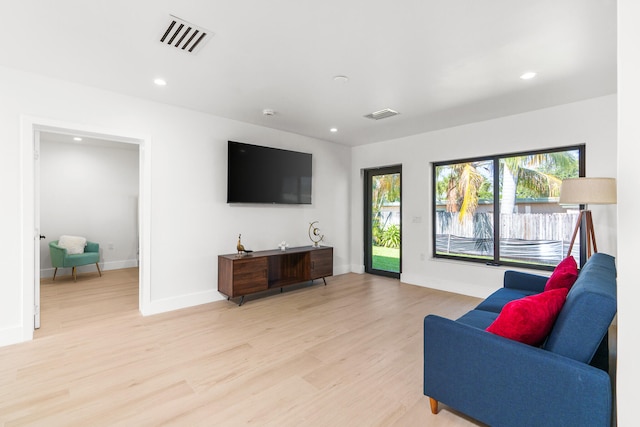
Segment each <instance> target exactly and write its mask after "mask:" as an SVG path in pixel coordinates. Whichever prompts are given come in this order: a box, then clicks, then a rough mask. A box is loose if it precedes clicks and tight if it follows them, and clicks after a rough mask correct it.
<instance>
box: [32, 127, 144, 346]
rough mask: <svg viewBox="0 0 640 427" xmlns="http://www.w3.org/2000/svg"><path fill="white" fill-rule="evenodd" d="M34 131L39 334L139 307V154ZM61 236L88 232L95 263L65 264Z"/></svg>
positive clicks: (132, 147)
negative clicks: (95, 258)
mask: <svg viewBox="0 0 640 427" xmlns="http://www.w3.org/2000/svg"><path fill="white" fill-rule="evenodd" d="M37 135H38V138H37V140H38V139H39V148H37V151H38V153H39V155H38V159H37V161H36V163H37V170H38V171H37V175H39V177H40V179H39V180H36V188H37V189H38V190H37V191H36V211H38V212H39V215H38V217H39V221H36V222H39V228H40V233H41V234H40V317H39V319H38V317H36V319H35V327H36V329H38V331H37V333H36V334H35V335H34V337H35V338H40V337H43V336H48V335H51V334H54V333H59V332H62V331H67V330H69V329H70V328H75V327H77V326H82V325H86V324H87V323H92V322H95V321H101V320H103V319H106V318H109V317H112V316H113V315H115V314H118V313H122V312H125V311H137V309H138V298H137V295H138V289H139V280H138V254H139V227H138V223H139V220H138V210H139V208H138V199H139V176H140V173H139V157H140V156H139V144H130V143H123V142H119V141H112V140H104V139H97V138H90V137H86V136H83V137H80V136H77V135H75V134H74V135H70V134H67V133H57V132H51V131H40V132H38V134H37ZM36 145H37V144H36ZM63 235H67V236H68V235H71V236H82V237H83V238H86V240H87V242H89V245H90V246H89V247H91V248H92V250H93V251H94V252H99V260H98V263H97V264H95V263H88V264H87V265H81V266H78V267H76V268H73V269H71V268H64V262H63V260H62V258H61V255H62V253H61V249H59V248H58V246H57V245H56V243H57V240H58V239H59V238H60V236H63ZM54 255H55V256H54ZM54 261H55V262H54ZM93 262H95V260H93ZM101 273H102V274H101Z"/></svg>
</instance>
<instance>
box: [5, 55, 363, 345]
mask: <svg viewBox="0 0 640 427" xmlns="http://www.w3.org/2000/svg"><path fill="white" fill-rule="evenodd" d="M0 93H2V102H1V103H0V182H2V183H3V185H2V186H0V200H2V211H3V219H4V221H2V222H1V223H0V234H1V235H2V236H3V239H4V242H5V244H4V245H0V263H2V264H1V267H2V271H3V280H2V282H3V284H2V286H0V345H7V344H12V343H15V342H19V341H21V340H25V339H28V338H25V336H28V335H29V334H28V333H26V331H29V330H31V331H32V329H33V324H29V322H28V321H26V320H25V319H28V317H29V316H28V314H29V312H32V311H33V305H32V304H33V301H23V299H24V298H23V295H25V294H28V292H25V289H28V288H27V287H29V286H34V284H33V283H26V281H25V279H24V271H25V269H27V268H33V267H31V266H29V265H28V261H29V260H25V259H24V256H23V254H24V253H25V251H28V250H29V246H30V245H33V241H32V238H33V237H32V236H27V237H24V236H23V235H24V233H25V232H24V230H26V229H28V227H29V224H25V223H24V220H23V218H26V217H28V215H26V214H27V213H25V212H23V210H24V206H25V205H26V203H24V199H23V195H24V189H23V185H24V184H25V182H24V181H25V180H24V179H23V170H22V166H21V165H23V164H24V162H25V161H27V160H25V159H23V156H22V154H23V153H22V145H21V144H22V143H23V141H22V139H21V138H23V139H24V136H21V131H22V129H21V120H23V118H24V117H34V118H42V119H46V120H47V121H53V122H63V123H65V125H66V124H69V123H71V124H72V123H78V124H82V125H83V126H84V125H87V126H91V128H94V129H102V130H104V132H101V133H104V134H105V135H109V134H113V135H122V136H127V135H131V136H134V137H138V136H139V135H144V136H145V145H148V146H149V151H148V153H150V160H149V162H150V167H149V170H150V171H149V174H150V182H149V184H148V186H149V187H150V190H149V192H150V194H148V199H149V200H150V212H151V220H150V229H151V230H150V236H149V240H150V248H149V253H150V272H149V275H150V288H151V289H150V297H149V298H150V307H149V310H148V311H146V312H145V314H153V313H157V312H163V311H168V310H173V309H178V308H183V307H188V306H192V305H197V304H203V303H207V302H211V301H215V300H220V299H224V296H223V295H221V294H219V293H218V291H217V257H218V255H220V254H228V253H233V252H235V247H236V242H237V240H238V234H240V233H242V239H243V243H244V244H245V246H246V247H247V248H249V249H253V250H262V249H273V248H276V247H277V245H278V243H280V242H281V241H283V240H286V241H287V242H288V243H289V244H290V245H291V246H303V245H309V244H311V241H310V240H309V237H308V234H307V233H308V228H309V223H311V222H313V221H319V225H320V229H321V230H322V233H323V234H324V235H325V240H324V241H325V243H326V244H327V245H330V246H333V248H334V273H335V274H340V273H345V272H348V271H349V269H350V262H349V255H350V240H349V238H350V232H349V228H350V225H349V221H348V220H347V219H348V218H350V193H349V192H350V187H349V180H350V176H349V168H350V165H351V150H350V148H349V147H346V146H342V145H339V144H333V143H330V142H327V141H322V140H318V139H314V138H308V137H304V136H301V135H297V134H292V133H287V132H282V131H278V130H274V129H268V128H264V127H261V126H256V125H251V124H247V123H242V122H237V121H234V120H228V119H224V118H220V117H215V116H212V115H210V114H205V113H201V112H197V111H193V110H187V109H184V108H178V107H173V106H169V105H166V104H161V103H156V102H150V101H145V100H142V99H139V98H134V97H130V96H125V95H121V94H117V93H113V92H109V91H104V90H99V89H94V88H90V87H87V86H82V85H77V84H73V83H69V82H65V81H62V80H57V79H52V78H48V77H44V76H41V75H38V74H33V73H27V72H22V71H18V70H14V69H11V68H7V67H0ZM228 140H234V141H240V142H246V143H250V144H257V145H264V146H270V147H275V148H283V149H289V150H295V151H302V152H306V153H311V154H312V155H313V164H312V167H313V181H312V186H313V200H312V204H311V205H293V206H282V205H279V206H275V205H229V204H227V203H226V180H227V141H228ZM24 143H31V141H24ZM144 156H147V152H145V153H144ZM145 197H147V195H145ZM30 304H31V305H30Z"/></svg>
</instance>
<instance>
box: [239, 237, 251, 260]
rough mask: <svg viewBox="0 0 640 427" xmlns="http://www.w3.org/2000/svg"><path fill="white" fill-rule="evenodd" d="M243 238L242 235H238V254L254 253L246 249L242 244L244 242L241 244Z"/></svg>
mask: <svg viewBox="0 0 640 427" xmlns="http://www.w3.org/2000/svg"><path fill="white" fill-rule="evenodd" d="M241 237H242V234H238V244H237V245H236V249H238V254H239V255H241V254H248V253H250V252H253V251H251V250H248V249H245V248H244V245H243V244H242V242H240V238H241Z"/></svg>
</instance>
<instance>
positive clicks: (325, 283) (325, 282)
mask: <svg viewBox="0 0 640 427" xmlns="http://www.w3.org/2000/svg"><path fill="white" fill-rule="evenodd" d="M322 281H323V282H324V285H325V286H327V281H326V280H325V279H324V277H323V278H322Z"/></svg>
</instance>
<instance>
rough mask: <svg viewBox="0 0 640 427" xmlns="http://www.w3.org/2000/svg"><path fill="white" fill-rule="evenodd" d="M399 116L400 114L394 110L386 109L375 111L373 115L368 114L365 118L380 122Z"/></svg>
mask: <svg viewBox="0 0 640 427" xmlns="http://www.w3.org/2000/svg"><path fill="white" fill-rule="evenodd" d="M398 114H400V113H398V112H397V111H396V110H392V109H391V108H385V109H384V110H379V111H374V112H373V113H371V114H367V115H366V116H365V117H366V118H367V119H372V120H380V119H386V118H388V117H393V116H397V115H398Z"/></svg>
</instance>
